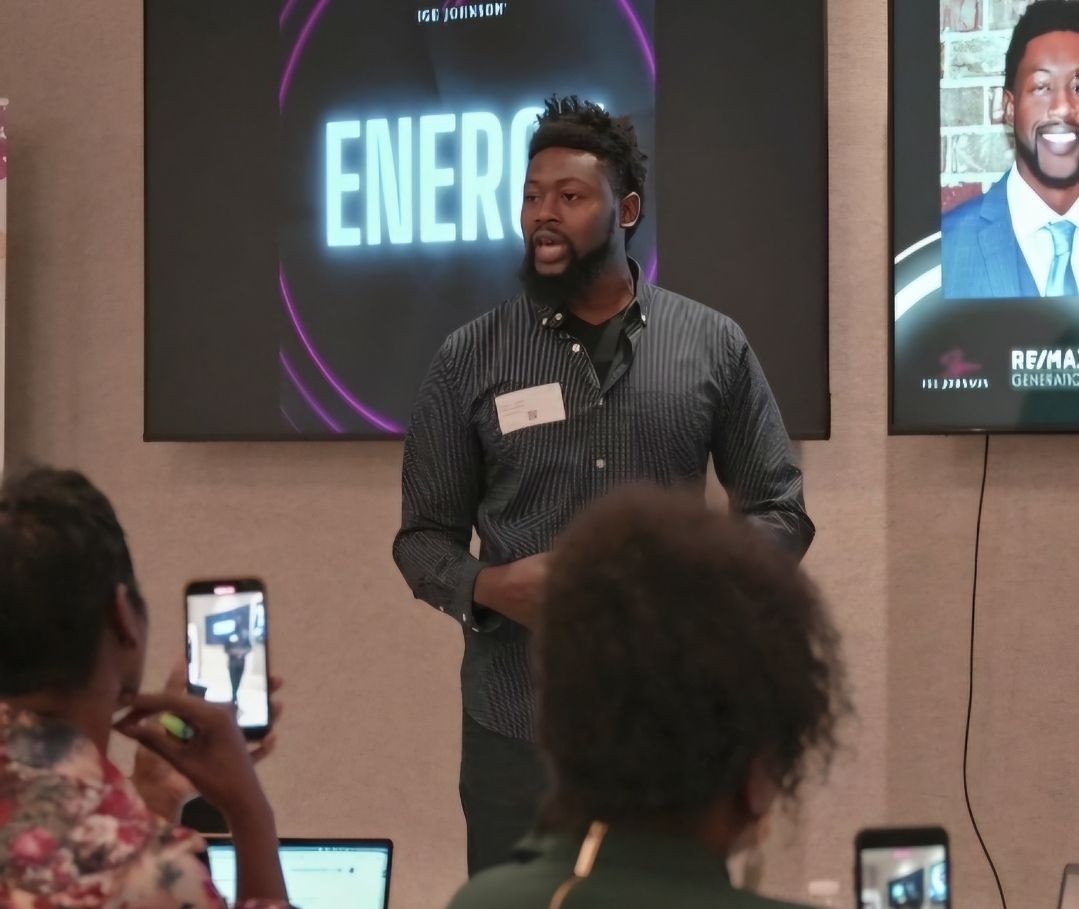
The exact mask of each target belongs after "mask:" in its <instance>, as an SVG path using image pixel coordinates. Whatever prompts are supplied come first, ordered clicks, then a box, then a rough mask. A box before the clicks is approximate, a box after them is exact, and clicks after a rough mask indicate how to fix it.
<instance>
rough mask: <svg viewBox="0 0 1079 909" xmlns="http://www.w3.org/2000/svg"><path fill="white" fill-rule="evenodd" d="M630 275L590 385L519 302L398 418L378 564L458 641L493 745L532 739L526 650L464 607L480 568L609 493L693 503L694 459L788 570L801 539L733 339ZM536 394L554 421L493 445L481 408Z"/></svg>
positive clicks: (765, 404) (579, 359)
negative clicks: (673, 489) (390, 556)
mask: <svg viewBox="0 0 1079 909" xmlns="http://www.w3.org/2000/svg"><path fill="white" fill-rule="evenodd" d="M631 266H632V268H633V273H634V277H635V279H636V282H637V284H636V289H637V292H636V297H635V299H634V301H633V302H632V303H631V304H630V307H629V309H628V310H627V311H626V314H625V319H624V321H623V328H622V337H621V342H620V348H619V352H618V355H617V356H616V357H615V358H614V361H613V362H612V364H611V368H610V371H609V372H608V374H607V377H606V381H605V382H604V383H603V384H602V385H601V384H600V383H599V381H598V380H597V378H596V373H595V370H594V369H593V367H592V363H591V361H590V360H589V356H588V351H587V350H586V348H585V347H584V346H582V345H581V343H580V342H579V341H577V340H576V339H575V338H574V337H572V336H571V335H570V334H569V333H568V332H566V331H565V330H563V329H562V328H561V327H560V326H561V324H562V323H563V322H564V321H565V315H564V314H563V313H560V312H558V311H555V310H553V309H550V308H548V307H546V306H544V305H542V304H539V303H537V302H535V301H533V300H531V299H529V298H528V297H527V296H526V295H524V294H522V295H519V296H517V297H515V298H513V299H511V300H508V301H507V302H505V303H503V304H502V305H501V306H499V307H498V308H496V309H494V310H492V311H491V312H489V313H487V314H485V315H483V316H481V317H480V318H478V319H476V320H475V321H473V322H470V323H469V324H468V325H465V326H464V327H462V328H460V329H458V330H457V331H455V332H454V333H453V334H451V335H450V336H449V338H447V339H446V341H445V343H444V344H443V345H442V347H441V349H440V350H439V351H438V353H437V355H436V356H435V358H434V361H433V363H432V364H431V367H430V370H429V371H428V374H427V377H426V379H425V380H424V382H423V385H422V387H421V388H420V392H419V397H418V399H417V401H416V405H415V408H414V410H413V414H412V420H411V424H410V427H409V430H408V436H407V438H406V441H405V455H404V469H403V495H404V505H403V520H402V525H401V530H400V531H399V533H398V534H397V538H396V540H395V541H394V548H393V551H394V558H395V560H396V562H397V564H398V566H399V567H400V569H401V572H402V573H403V574H404V576H405V579H406V580H407V581H408V584H409V586H410V587H411V588H412V591H413V593H414V594H415V595H416V596H417V597H418V598H420V599H423V600H426V601H427V602H428V603H430V604H431V605H432V606H434V607H436V608H437V609H439V610H441V611H442V612H444V613H446V614H448V615H450V616H452V617H453V618H454V619H456V620H457V621H458V622H459V623H460V624H461V625H462V626H463V628H464V633H465V654H464V663H463V665H462V670H461V680H462V686H463V699H464V707H465V710H466V711H468V713H469V714H470V715H471V716H472V717H473V718H474V719H475V720H476V721H477V722H479V723H480V724H482V725H483V726H485V727H487V728H488V729H491V730H493V731H495V732H498V733H501V734H503V735H508V736H513V737H515V738H521V739H531V738H532V730H533V719H534V698H533V692H532V684H531V676H530V670H529V661H528V638H529V635H528V632H527V631H526V630H525V629H524V628H523V627H522V626H520V625H518V624H517V623H515V622H511V621H509V620H504V619H502V618H501V617H500V616H497V615H495V614H493V613H486V612H485V611H483V610H481V609H479V608H478V607H477V608H476V610H475V611H474V610H473V602H472V591H473V586H474V584H475V580H476V575H477V574H478V573H479V571H480V570H481V569H482V568H483V567H485V566H486V565H500V564H504V563H506V562H511V561H514V560H516V559H520V558H524V557H525V556H530V555H534V554H536V553H539V552H544V551H546V550H548V549H550V547H551V545H552V543H553V541H554V538H555V536H556V534H558V532H559V531H560V530H562V528H564V527H565V526H566V524H567V523H568V522H569V521H570V520H571V519H572V518H573V516H574V515H575V514H576V513H577V512H578V511H580V510H581V508H583V507H584V506H585V505H587V504H588V503H589V502H591V501H592V500H593V499H596V498H598V497H600V496H602V495H604V494H605V493H607V492H609V491H610V490H612V489H613V488H615V487H616V486H618V485H620V484H625V483H652V484H658V485H663V486H676V485H677V486H690V487H694V488H697V489H699V490H700V491H701V494H702V495H703V491H704V483H705V474H706V470H707V464H708V458H709V455H711V457H712V460H713V463H714V468H715V471H716V475H717V477H718V478H719V481H720V483H722V484H723V486H724V487H725V489H726V490H727V492H728V494H729V496H730V499H731V506H732V508H733V509H736V510H738V511H740V512H742V513H743V514H745V515H746V516H747V517H748V518H749V520H751V521H752V522H754V523H756V524H758V525H759V526H760V527H762V528H763V529H764V530H766V531H767V532H769V533H770V534H771V535H773V536H774V537H775V539H776V540H777V541H779V542H780V543H781V544H782V545H784V546H786V547H787V548H789V549H791V550H793V551H795V552H796V553H798V554H799V555H800V554H802V553H804V552H805V550H806V549H807V548H808V546H809V543H810V541H811V540H812V538H813V524H812V522H811V521H810V520H809V518H808V516H807V515H806V512H805V507H804V502H803V498H802V474H801V471H800V470H799V469H798V467H797V466H796V465H795V464H794V461H793V459H792V455H791V450H790V442H789V439H788V437H787V433H786V430H785V429H784V427H783V421H782V419H781V417H780V415H779V410H778V408H777V407H776V403H775V400H774V398H773V397H772V393H771V390H770V389H769V387H768V383H767V382H766V381H765V378H764V375H763V373H762V372H761V368H760V365H759V364H758V362H757V359H756V357H755V356H754V355H753V351H752V350H751V349H750V347H749V344H748V342H747V341H746V338H745V335H744V334H743V333H742V330H741V329H740V328H739V327H738V326H737V325H736V324H735V323H734V322H733V321H732V320H731V319H729V318H727V317H726V316H724V315H722V314H720V313H719V312H716V311H715V310H713V309H710V308H709V307H707V306H704V305H702V304H700V303H696V302H694V301H692V300H688V299H686V298H685V297H681V296H678V295H677V294H674V293H671V292H670V291H667V290H663V289H662V288H659V287H655V286H654V285H651V284H649V283H648V282H647V281H645V280H644V279H643V278H641V277H640V276H639V269H638V267H637V265H636V263H635V262H631ZM552 384H556V385H557V386H558V387H559V389H560V392H561V397H562V402H563V406H564V409H565V419H562V420H555V421H551V422H545V423H541V424H539V425H526V426H524V428H520V429H514V430H512V431H508V432H503V431H502V429H501V428H500V422H499V416H498V410H497V406H496V402H495V399H496V398H498V397H499V396H500V395H503V394H507V393H511V392H520V391H523V390H526V389H530V388H535V387H539V386H547V385H552ZM473 529H475V531H476V533H477V535H478V537H479V540H480V553H479V557H478V558H477V557H475V556H473V555H472V554H471V553H470V549H469V546H470V543H471V540H472V534H473Z"/></svg>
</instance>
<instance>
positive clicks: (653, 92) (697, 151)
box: [144, 0, 829, 440]
mask: <svg viewBox="0 0 1079 909" xmlns="http://www.w3.org/2000/svg"><path fill="white" fill-rule="evenodd" d="M144 14H145V89H146V91H145V118H146V370H145V382H146V389H145V390H146V395H145V437H146V438H147V439H149V440H227V439H244V440H257V439H265V440H271V439H392V438H399V437H400V436H401V434H402V433H403V431H404V428H405V426H406V425H407V422H408V418H409V411H410V409H411V406H412V402H413V399H414V397H415V394H416V391H417V389H418V387H419V383H420V381H421V379H422V377H423V375H424V373H425V371H426V369H427V366H428V364H429V363H430V361H431V358H432V356H433V355H434V352H435V351H436V350H437V348H438V346H439V345H440V344H441V342H442V341H443V339H444V338H445V337H446V335H447V334H448V333H449V332H450V331H452V330H453V329H454V328H456V327H457V326H459V325H462V324H464V323H465V322H467V321H469V320H470V319H472V318H474V317H476V316H478V315H480V314H481V313H483V312H485V311H486V310H488V309H491V308H493V307H494V306H496V305H497V304H498V303H499V302H500V301H501V300H503V299H505V298H506V297H508V296H510V295H512V294H514V293H516V291H517V287H518V284H517V278H516V273H517V269H518V266H519V264H520V262H521V259H522V257H523V252H524V250H523V241H522V240H521V238H520V236H519V224H518V216H519V209H520V202H521V195H522V183H523V174H524V168H525V166H526V148H527V142H528V138H529V136H530V133H531V130H532V129H533V128H534V124H535V117H536V113H537V112H538V110H539V108H540V105H541V104H542V102H543V99H544V98H545V97H547V96H549V95H551V94H560V95H568V94H576V95H579V96H582V97H586V98H589V99H592V100H595V101H598V102H600V103H602V104H603V105H604V106H605V107H606V108H607V109H609V110H611V111H612V112H615V113H624V114H628V115H630V116H632V118H633V119H634V121H635V123H636V127H637V132H638V136H639V140H640V143H641V145H642V146H643V148H644V150H645V152H646V153H647V154H648V156H649V162H648V163H649V181H648V184H647V187H646V193H645V196H646V212H645V218H644V221H643V222H642V225H641V228H640V230H639V231H638V232H637V235H636V236H635V237H634V238H633V242H632V245H631V247H630V254H631V255H633V256H634V257H635V258H636V259H637V260H638V261H639V262H640V265H641V267H642V269H643V271H644V272H645V274H646V275H648V276H651V277H653V278H655V279H656V280H658V282H659V283H661V284H663V285H664V286H666V287H669V288H670V289H672V290H675V291H678V292H680V293H683V294H685V295H687V296H690V297H693V298H695V299H698V300H700V301H701V302H703V303H705V304H707V305H710V306H714V307H716V308H718V309H720V310H721V311H723V312H726V313H727V314H729V315H730V316H732V317H733V318H734V319H736V320H737V321H738V322H739V323H740V324H741V325H742V327H743V328H744V329H745V331H746V334H747V336H748V337H749V340H750V342H751V344H752V345H753V347H754V349H755V350H756V352H757V355H758V357H759V359H760V360H761V362H762V364H763V366H764V369H765V372H766V374H767V375H768V378H769V380H770V382H771V383H772V385H773V388H774V391H775V394H776V397H777V399H778V401H779V405H780V408H781V410H782V412H783V416H784V418H785V420H786V423H787V426H788V429H789V430H790V432H791V434H792V435H793V436H795V437H796V438H821V437H825V436H827V434H828V432H829V402H828V376H827V360H828V347H827V265H828V262H827V191H826V173H827V166H826V158H825V155H826V135H825V82H824V74H825V41H824V0H775V2H773V3H768V4H724V3H715V2H713V0H679V2H678V3H660V2H656V0H589V2H581V0H499V2H481V3H470V2H462V0H415V2H413V0H284V2H280V3H279V2H274V0H228V2H222V0H147V2H145V4H144Z"/></svg>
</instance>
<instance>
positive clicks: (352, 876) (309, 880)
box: [207, 837, 393, 909]
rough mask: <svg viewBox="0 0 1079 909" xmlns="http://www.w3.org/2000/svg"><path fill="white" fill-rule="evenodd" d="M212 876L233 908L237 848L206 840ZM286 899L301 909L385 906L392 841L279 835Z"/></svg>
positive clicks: (229, 843) (221, 840) (222, 839)
mask: <svg viewBox="0 0 1079 909" xmlns="http://www.w3.org/2000/svg"><path fill="white" fill-rule="evenodd" d="M208 844H209V845H208V849H207V852H208V855H209V858H210V876H211V877H212V878H213V881H214V885H215V886H216V887H217V889H218V890H219V891H220V892H221V895H222V896H223V897H224V898H225V899H226V900H227V901H228V904H229V905H230V906H231V905H232V903H233V902H234V901H235V899H236V848H235V847H234V846H233V844H232V840H230V839H228V838H226V837H214V838H213V839H208ZM279 854H280V856H281V870H282V871H283V872H284V873H285V886H286V887H287V888H288V897H289V902H290V903H291V904H292V905H293V906H297V907H299V909H386V907H387V906H388V905H389V899H390V866H391V864H392V860H393V843H392V842H391V841H390V840H356V839H283V840H281V846H280V849H279Z"/></svg>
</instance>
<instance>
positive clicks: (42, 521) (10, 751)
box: [0, 468, 287, 909]
mask: <svg viewBox="0 0 1079 909" xmlns="http://www.w3.org/2000/svg"><path fill="white" fill-rule="evenodd" d="M147 625H148V616H147V609H146V604H145V602H144V601H143V599H142V596H141V595H140V593H139V588H138V584H137V582H136V580H135V576H134V571H133V568H132V563H131V557H130V554H129V552H128V548H127V544H126V542H125V539H124V533H123V529H122V528H121V526H120V524H119V522H118V521H117V519H116V515H115V513H114V511H113V509H112V506H111V505H110V504H109V502H108V500H107V499H106V498H105V496H104V495H103V494H102V493H101V492H100V491H99V490H97V489H96V488H95V487H94V486H93V485H92V484H91V483H90V482H89V481H88V480H87V479H86V478H85V477H84V476H82V475H81V474H79V473H76V472H73V471H57V470H52V469H49V468H36V469H34V470H31V471H29V472H26V473H24V474H21V475H17V476H13V477H9V478H7V479H6V480H5V481H4V483H3V486H2V487H0V855H2V856H4V857H5V861H4V862H3V863H2V864H0V905H2V906H11V907H18V909H21V907H31V906H32V907H34V909H51V907H54V906H65V907H66V906H72V905H78V906H80V907H82V909H115V907H120V906H125V907H140V909H141V907H144V906H145V907H150V906H152V907H154V909H179V907H188V909H220V907H222V906H224V902H223V901H222V899H221V897H220V896H219V895H218V893H217V891H216V890H215V889H214V887H213V884H212V883H211V881H210V878H209V875H208V872H207V870H206V868H205V866H204V865H203V864H202V862H201V861H200V860H199V858H198V853H199V852H201V851H202V849H203V843H202V840H201V839H200V838H199V837H198V836H197V835H195V834H194V833H191V832H190V831H186V830H184V829H182V828H177V827H174V826H173V825H172V824H171V823H170V822H169V821H168V820H166V819H163V818H162V817H159V816H157V815H155V813H154V811H152V810H151V808H150V807H149V806H148V803H150V804H170V803H171V804H172V805H173V807H172V808H170V809H167V813H171V814H175V811H176V810H178V808H179V802H180V801H181V800H182V798H183V797H184V796H185V794H187V793H185V792H184V784H183V782H182V779H183V778H186V780H188V781H190V784H191V786H192V787H193V788H194V789H197V790H198V791H199V792H201V793H202V794H203V795H204V796H205V797H206V798H207V799H208V800H210V801H211V802H213V803H214V804H215V805H217V807H218V808H219V809H220V810H221V812H222V813H223V814H224V815H225V817H226V819H227V820H228V823H229V826H230V829H231V832H232V836H233V839H234V842H235V844H236V850H237V861H238V866H239V880H238V888H237V892H238V896H239V899H238V903H237V906H240V907H244V909H279V907H285V906H287V896H286V893H285V885H284V880H283V878H282V875H281V866H280V862H279V859H278V852H277V834H276V830H275V826H274V817H273V811H272V810H271V808H270V805H269V803H268V801H267V799H266V796H265V794H264V793H263V791H262V788H261V786H260V784H259V782H258V778H257V777H256V776H255V772H254V769H253V761H252V759H251V756H250V755H249V753H248V750H247V743H246V741H245V739H244V737H243V735H242V733H241V732H240V730H239V728H238V726H237V724H236V719H235V716H234V712H233V710H232V709H231V708H230V707H228V706H221V705H215V704H210V703H206V702H204V701H202V700H200V699H198V698H195V697H192V696H190V695H188V694H186V693H185V692H183V691H176V690H173V691H166V692H163V693H161V694H140V693H139V688H140V685H141V681H142V674H143V665H144V662H145V657H146V638H147ZM124 707H128V708H130V711H129V712H128V714H127V715H126V716H125V717H124V718H123V719H121V720H120V721H119V722H117V723H114V716H115V714H116V713H117V711H119V710H120V709H121V708H124ZM165 713H167V714H169V715H170V716H169V717H168V719H167V720H166V721H165V722H167V725H168V727H169V730H172V731H169V730H167V729H166V725H165V723H163V721H162V715H163V714H165ZM185 724H186V728H185ZM114 728H115V729H116V730H117V731H119V732H120V733H122V734H124V735H126V736H129V737H130V738H133V739H135V740H136V741H138V742H139V743H140V745H141V746H142V748H145V749H149V750H150V751H151V752H152V754H150V753H147V752H145V751H143V752H141V753H140V755H139V757H138V759H137V768H136V771H137V772H136V775H135V777H133V779H132V780H128V779H126V778H125V777H124V776H123V774H122V773H121V772H120V771H119V770H118V769H117V768H116V767H115V766H114V765H113V764H112V763H111V762H110V761H109V760H108V758H107V757H106V751H107V747H108V743H109V738H110V735H111V733H112V731H113V729H114ZM178 731H179V734H178ZM187 735H190V737H189V738H184V737H182V736H187ZM263 747H264V749H265V746H263ZM162 760H163V761H165V762H167V763H168V764H169V765H170V766H171V767H172V768H174V770H175V773H171V772H169V771H167V770H165V769H164V765H163V764H162V763H161V761H162ZM181 775H182V776H181ZM178 781H180V782H179V783H178ZM158 810H162V809H160V808H159V809H158Z"/></svg>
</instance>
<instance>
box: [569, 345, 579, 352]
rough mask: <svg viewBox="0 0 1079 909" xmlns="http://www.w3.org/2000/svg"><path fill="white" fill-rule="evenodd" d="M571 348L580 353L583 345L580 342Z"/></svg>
mask: <svg viewBox="0 0 1079 909" xmlns="http://www.w3.org/2000/svg"><path fill="white" fill-rule="evenodd" d="M570 350H572V351H573V352H574V353H580V352H581V345H580V344H574V345H573V347H571V348H570Z"/></svg>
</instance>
